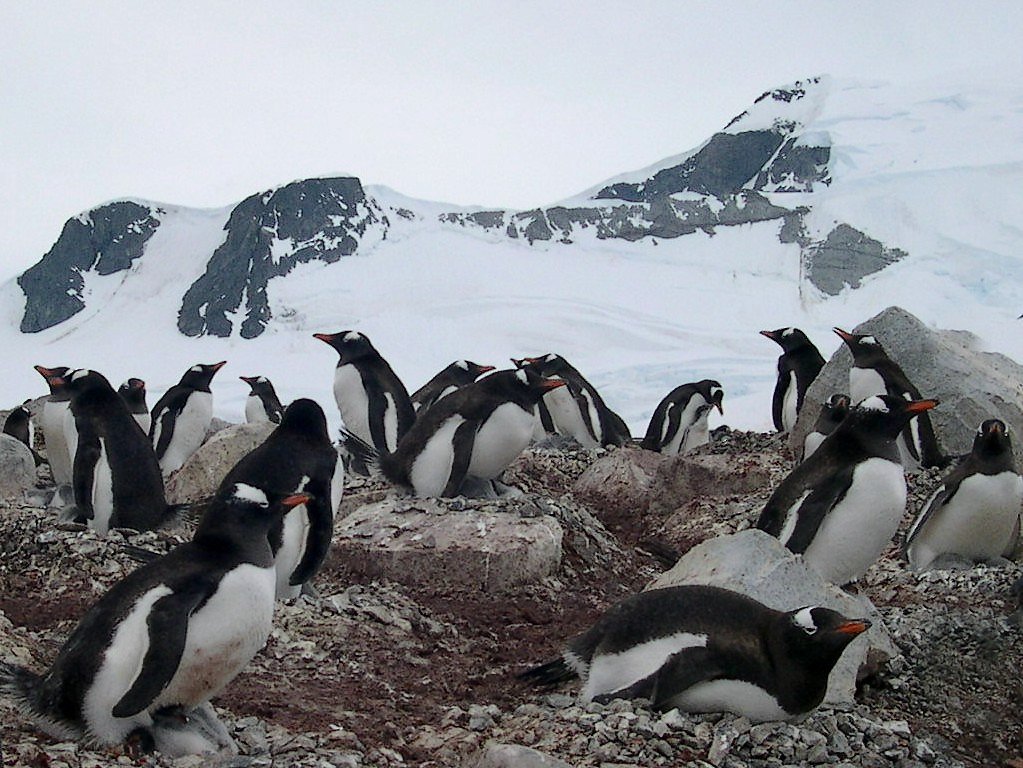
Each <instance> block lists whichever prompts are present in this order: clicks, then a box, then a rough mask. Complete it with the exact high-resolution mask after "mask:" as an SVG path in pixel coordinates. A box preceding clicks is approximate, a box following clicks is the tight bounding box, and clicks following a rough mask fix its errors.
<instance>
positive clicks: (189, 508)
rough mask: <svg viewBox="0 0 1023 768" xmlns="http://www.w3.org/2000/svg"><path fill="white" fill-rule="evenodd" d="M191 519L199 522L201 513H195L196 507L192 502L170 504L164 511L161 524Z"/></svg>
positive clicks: (174, 523) (173, 523)
mask: <svg viewBox="0 0 1023 768" xmlns="http://www.w3.org/2000/svg"><path fill="white" fill-rule="evenodd" d="M189 519H191V520H192V522H198V519H199V515H197V514H196V513H195V507H194V505H193V504H191V503H188V502H186V503H184V504H168V505H167V509H166V510H165V511H164V513H163V520H161V521H160V525H161V526H168V525H171V526H173V525H177V524H178V523H183V522H185V521H186V520H189Z"/></svg>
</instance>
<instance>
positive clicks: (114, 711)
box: [0, 484, 310, 756]
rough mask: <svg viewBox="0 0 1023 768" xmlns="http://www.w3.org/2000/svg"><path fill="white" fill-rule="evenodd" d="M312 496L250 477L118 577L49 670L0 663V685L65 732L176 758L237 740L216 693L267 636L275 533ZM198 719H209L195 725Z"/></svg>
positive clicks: (40, 719)
mask: <svg viewBox="0 0 1023 768" xmlns="http://www.w3.org/2000/svg"><path fill="white" fill-rule="evenodd" d="M309 500H310V496H308V495H307V494H298V495H294V496H289V497H284V498H281V497H268V496H267V495H266V494H265V493H263V492H262V491H260V490H259V489H258V488H254V487H252V486H248V485H243V484H238V485H236V486H235V487H234V488H233V489H232V490H231V492H230V493H229V494H227V495H224V496H218V497H216V498H215V499H214V501H213V504H212V505H211V507H210V510H209V511H208V513H207V514H206V515H205V516H204V517H203V519H202V521H201V522H200V524H199V526H198V528H197V529H196V532H195V537H194V538H193V540H192V541H190V542H187V543H185V544H181V545H179V546H178V547H176V548H175V549H173V550H171V551H170V552H169V553H167V554H166V555H164V556H163V557H160V558H159V559H157V560H154V561H153V562H151V563H148V564H146V565H143V566H142V567H140V568H139V569H138V570H136V571H134V572H133V573H130V574H129V575H128V576H126V577H125V578H123V579H122V580H121V581H119V582H117V583H116V584H115V585H114V586H113V587H111V588H110V590H109V591H108V592H107V593H106V594H105V595H103V597H101V598H100V599H99V600H98V601H97V602H96V603H95V604H94V605H93V606H92V607H91V608H90V609H89V610H88V611H87V612H86V614H85V615H84V616H83V617H82V620H81V621H80V622H79V624H78V626H77V627H76V628H75V629H74V631H73V632H72V633H71V635H70V636H69V637H68V639H67V641H66V642H65V643H64V646H63V647H62V648H61V649H60V651H59V653H58V654H57V658H56V660H55V661H54V662H53V664H52V665H51V666H50V668H49V669H48V670H47V671H46V672H44V673H42V674H38V673H36V672H32V671H31V670H28V669H25V668H23V667H20V666H17V665H14V664H10V663H7V662H3V663H0V690H2V691H3V692H4V693H5V694H6V695H7V696H9V697H11V698H12V699H13V700H14V701H15V702H16V703H17V704H18V706H19V707H20V708H21V709H22V711H23V712H24V713H25V714H26V715H28V716H29V717H30V718H32V719H33V720H34V721H35V722H36V723H37V724H38V725H39V727H40V728H41V729H42V730H43V731H45V732H46V733H48V734H50V735H51V736H53V737H54V738H57V739H61V740H68V739H74V740H85V741H88V742H91V743H95V744H98V745H100V746H114V745H117V744H121V743H123V742H126V741H127V742H129V744H135V745H141V746H142V747H149V748H153V747H154V746H155V747H156V748H159V749H163V750H167V751H168V752H169V753H170V754H171V755H173V756H177V755H180V754H184V753H187V752H190V751H212V750H215V749H218V748H221V747H226V748H229V749H231V748H233V744H232V743H231V742H230V737H229V736H228V734H227V731H226V730H225V729H224V728H223V727H222V726H220V727H219V728H218V727H217V725H218V724H219V723H218V722H217V721H216V715H215V714H214V713H213V710H212V709H211V708H210V707H209V706H208V702H209V700H210V699H211V698H212V697H214V696H216V695H217V694H218V693H220V691H222V690H223V689H224V687H225V686H226V685H227V684H228V683H229V682H231V680H233V679H234V678H235V676H237V675H238V673H239V672H241V670H242V669H243V668H244V667H245V665H246V664H248V663H249V661H250V660H251V659H252V657H253V656H254V655H255V654H256V653H257V652H258V651H259V649H260V648H262V647H263V645H264V643H265V642H266V639H267V637H268V636H269V634H270V628H271V618H272V616H273V610H274V582H275V580H276V579H275V576H274V567H273V553H272V552H271V551H270V544H269V542H268V536H269V533H270V530H271V528H273V527H274V526H275V525H279V524H280V522H281V518H282V517H283V516H284V515H285V514H286V513H287V511H288V510H289V509H292V508H293V507H296V506H298V505H299V504H305V503H307V502H308V501H309ZM182 717H184V718H185V719H186V721H185V722H183V721H182ZM190 717H196V718H198V720H199V721H200V723H201V724H202V727H196V728H189V727H188V726H187V718H190ZM211 719H212V721H211ZM220 742H224V743H220Z"/></svg>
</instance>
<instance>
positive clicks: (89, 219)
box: [0, 76, 1023, 433]
mask: <svg viewBox="0 0 1023 768" xmlns="http://www.w3.org/2000/svg"><path fill="white" fill-rule="evenodd" d="M1021 138H1023V88H1020V87H1017V86H1014V85H1012V84H1003V83H1001V82H999V81H998V80H996V79H994V78H983V77H977V76H975V77H973V78H970V79H969V80H968V81H967V82H965V83H952V82H950V81H947V80H946V81H944V82H932V83H923V84H916V85H913V86H905V85H902V86H895V85H890V84H880V83H867V84H864V83H851V82H838V81H834V80H832V79H831V78H828V77H820V78H814V79H812V80H807V81H803V82H800V83H796V84H794V85H791V86H788V87H784V88H779V89H776V90H772V91H769V92H767V93H765V94H764V95H763V96H761V97H760V98H759V99H757V100H756V102H755V103H754V104H752V105H751V106H750V107H749V108H748V109H746V110H745V111H744V112H742V113H741V114H739V115H738V116H737V117H736V118H735V119H733V120H732V121H731V122H729V123H728V125H726V126H725V127H724V128H723V129H722V130H721V131H720V132H718V133H716V134H714V135H713V136H712V137H710V138H709V139H708V140H707V141H706V142H704V143H703V144H702V145H701V146H699V147H696V148H695V149H693V150H690V151H688V152H685V153H683V154H681V155H678V156H676V157H672V158H668V159H666V160H664V161H661V162H659V163H657V164H655V165H653V166H651V167H649V168H646V169H644V170H641V171H636V172H632V173H627V174H622V175H620V176H617V177H614V178H612V179H609V180H607V181H605V182H603V183H600V184H597V185H595V186H594V187H592V188H591V189H589V190H587V191H585V192H583V193H581V194H579V195H577V196H575V197H573V198H571V199H569V200H565V201H561V202H559V203H557V204H554V205H545V206H540V207H537V208H535V209H532V210H529V211H509V210H483V209H479V208H456V207H453V206H449V205H442V204H439V203H429V202H424V201H419V200H412V199H408V198H405V197H403V196H401V195H400V194H398V193H396V192H394V191H392V190H389V189H387V188H384V187H378V186H365V187H364V186H363V184H362V183H361V181H360V180H359V179H357V178H353V177H333V178H317V179H306V180H302V181H296V182H293V183H290V184H286V185H284V186H281V187H278V188H276V189H272V190H268V191H265V192H260V193H257V194H254V195H252V196H250V197H248V198H246V199H245V200H243V201H242V202H240V203H239V204H238V205H236V206H234V207H232V208H227V209H223V210H195V209H187V208H181V207H177V206H172V205H163V204H156V203H150V202H146V201H141V200H119V201H114V202H110V203H107V204H104V205H101V206H99V207H97V208H94V209H92V210H90V211H87V212H85V213H82V214H80V215H78V216H76V217H74V218H72V219H70V220H69V221H68V222H67V223H66V224H65V226H64V230H63V231H62V232H61V234H60V237H59V238H58V239H57V241H56V243H55V244H54V246H53V248H52V249H51V250H50V251H49V252H48V253H47V254H46V255H45V256H44V257H43V258H42V259H41V260H40V261H39V262H38V263H37V264H36V265H34V266H33V267H32V268H30V269H28V270H27V271H26V272H24V273H23V274H22V275H21V276H19V277H18V278H17V280H16V281H12V282H10V283H7V284H5V285H4V286H2V287H0V313H2V314H0V317H2V318H3V321H4V322H3V327H2V328H0V336H2V337H3V343H4V345H5V348H6V349H8V359H9V360H10V361H12V362H13V363H14V364H13V365H9V366H8V370H7V371H6V374H7V375H6V376H5V380H4V381H3V382H0V394H2V395H3V398H5V400H6V401H7V402H9V403H11V404H13V403H15V402H20V401H21V400H22V399H24V398H25V397H28V396H31V395H33V394H37V393H39V392H40V391H41V390H42V388H43V386H42V385H43V383H42V381H41V379H38V377H37V376H36V374H35V373H34V372H33V371H32V369H31V366H32V364H34V363H41V364H44V365H59V364H66V365H75V366H89V367H95V368H98V369H100V370H103V371H104V372H106V373H108V375H109V376H110V378H112V379H119V378H126V377H128V376H131V375H137V376H141V377H142V378H145V379H146V380H147V381H148V382H149V385H150V390H151V391H152V392H153V395H152V396H151V400H154V401H155V397H156V396H157V395H158V394H159V393H160V392H162V391H163V389H165V388H166V387H167V386H169V385H170V384H172V383H173V382H174V381H175V380H176V379H177V378H178V376H179V375H180V372H181V371H183V370H184V369H185V368H186V367H188V366H189V365H191V364H192V363H194V362H197V361H207V362H210V361H213V360H214V359H224V358H226V359H228V360H229V362H230V365H229V367H228V368H227V369H225V371H224V372H223V373H221V374H220V376H219V377H218V379H217V380H216V381H215V387H214V392H215V398H216V401H217V412H218V415H221V416H223V417H224V418H229V419H232V420H240V419H241V410H242V406H241V402H242V399H243V398H244V395H245V392H246V389H247V387H246V385H244V384H242V383H241V382H239V381H238V380H237V378H236V377H237V376H239V375H243V374H244V375H252V374H264V375H267V376H269V377H270V378H271V379H273V380H274V381H275V382H276V383H277V386H278V389H279V390H280V391H281V395H282V397H283V398H286V399H290V398H293V397H297V396H300V395H309V396H313V397H316V398H317V399H319V400H320V401H321V402H323V403H324V404H325V405H328V411H330V412H331V413H332V414H333V407H332V405H331V397H330V380H331V371H332V367H333V364H334V354H333V352H332V351H331V350H330V349H329V348H327V347H326V346H325V345H323V344H321V343H319V342H317V341H315V340H314V339H312V338H311V336H310V335H311V334H312V333H313V332H317V331H336V330H340V329H342V328H358V329H360V330H362V331H364V332H366V333H367V334H368V335H369V336H370V337H371V338H372V339H373V340H374V343H375V344H376V346H377V347H378V348H379V349H380V350H381V352H382V353H383V354H384V355H385V357H387V358H388V359H389V360H390V361H391V363H392V365H393V366H394V367H395V369H396V370H397V372H398V373H399V375H401V376H402V378H403V379H404V380H405V381H406V384H407V385H408V387H409V389H410V391H411V390H413V389H415V388H417V387H418V386H419V385H421V384H422V383H423V382H424V381H425V380H426V379H427V378H429V377H430V376H431V375H432V374H433V373H434V372H436V371H437V370H439V369H440V368H442V367H443V366H445V365H446V364H447V363H449V362H450V361H451V360H454V359H457V358H460V357H468V358H471V359H475V360H477V361H478V362H482V363H490V364H497V365H501V364H502V361H504V360H507V358H509V357H512V356H521V355H528V354H539V353H543V352H547V351H555V352H559V353H561V354H563V355H564V356H565V357H567V358H569V359H570V360H571V361H572V362H573V363H574V364H575V365H576V367H577V368H579V369H580V370H582V371H583V373H584V374H586V375H587V376H588V377H589V378H590V379H591V380H593V381H594V383H595V384H597V385H598V387H600V389H601V391H602V392H603V393H604V397H605V399H606V400H607V401H608V403H609V404H610V405H611V406H612V407H613V408H615V409H616V410H618V411H619V412H621V413H622V415H623V416H624V417H625V418H626V420H627V421H628V422H629V423H630V426H631V427H632V429H633V431H634V432H636V433H642V430H643V428H644V427H645V422H646V419H647V418H648V417H649V415H650V413H651V412H652V411H653V408H654V406H655V405H656V404H657V402H658V400H659V399H660V398H661V397H662V396H663V395H664V394H666V393H667V392H668V391H669V390H670V389H671V388H673V387H674V386H676V385H678V384H680V383H683V382H684V381H689V380H694V379H699V378H707V377H709V378H716V379H718V380H720V381H721V382H722V384H723V385H724V387H725V391H726V399H725V406H726V418H725V421H727V422H728V423H730V424H732V425H734V426H740V427H755V428H768V427H769V424H770V408H769V403H770V391H771V388H772V386H773V366H774V362H773V361H774V359H775V358H776V356H777V354H778V349H777V348H776V347H774V346H773V345H772V344H770V342H767V341H766V340H764V339H763V338H762V337H760V336H759V335H758V334H757V331H758V330H760V329H762V328H775V327H779V326H785V325H799V326H801V327H803V328H804V330H806V331H807V332H808V333H809V334H810V336H811V338H813V339H814V340H815V341H816V342H817V343H818V345H819V346H820V347H821V349H822V351H823V352H824V354H825V355H827V354H830V352H831V351H832V350H833V349H834V348H835V347H837V345H838V343H839V341H838V339H837V338H836V337H835V336H834V335H833V334H831V333H830V331H829V329H830V327H831V326H833V325H842V326H852V325H855V324H856V323H858V322H859V321H861V320H863V319H866V317H868V316H870V315H872V314H874V313H875V312H877V311H879V310H880V309H882V308H884V307H885V306H888V305H889V304H900V305H901V306H903V307H905V308H906V309H908V310H909V311H911V312H913V313H914V314H916V315H918V316H919V317H921V318H922V319H923V320H924V321H925V322H928V323H931V324H935V325H938V326H943V327H955V328H966V329H968V330H972V331H974V332H975V333H977V334H978V335H979V336H980V337H981V338H982V339H983V340H984V342H985V343H986V344H987V345H988V346H989V347H990V348H992V349H995V350H998V351H1002V352H1006V353H1007V354H1009V355H1011V356H1013V357H1015V358H1016V359H1018V360H1019V359H1023V341H1018V340H1017V339H1016V337H1017V336H1019V334H1018V333H1017V332H1016V331H1017V325H1016V320H1015V318H1016V316H1017V315H1018V314H1019V312H1020V311H1021V310H1023V296H1021V295H1020V290H1019V285H1020V280H1019V278H1020V277H1021V271H1023V270H1021V264H1023V262H1021V260H1020V256H1021V254H1023V250H1021V248H1020V246H1021V245H1023V233H1021V230H1020V228H1019V222H1020V221H1023V203H1021V197H1023V196H1021V195H1020V193H1019V190H1020V189H1021V188H1023V186H1021V183H1020V182H1021V181H1023V157H1021V155H1023V142H1021V141H1020V139H1021ZM236 385H237V386H236ZM3 402H4V401H0V406H2V405H3Z"/></svg>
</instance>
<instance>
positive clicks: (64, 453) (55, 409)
mask: <svg viewBox="0 0 1023 768" xmlns="http://www.w3.org/2000/svg"><path fill="white" fill-rule="evenodd" d="M35 369H36V371H37V372H38V373H39V375H40V376H42V377H43V378H44V379H46V385H47V386H48V387H49V388H50V397H49V398H48V399H47V401H46V402H45V403H44V404H43V417H42V427H43V442H44V443H45V444H46V460H47V461H48V462H49V464H50V471H51V472H52V473H53V484H54V485H55V486H56V488H57V490H56V492H55V493H54V494H53V500H52V501H51V502H50V504H51V505H52V506H55V507H64V506H65V505H68V504H71V503H72V499H73V496H74V493H73V492H72V489H71V454H70V453H69V452H68V444H67V437H66V435H65V433H64V417H65V415H66V414H67V413H68V406H69V405H70V404H71V394H70V392H69V391H68V388H67V381H66V380H65V379H64V378H63V377H64V375H65V374H66V373H67V372H68V371H69V370H71V369H70V368H68V367H67V366H64V365H60V366H57V367H56V368H45V367H43V366H41V365H37V366H35Z"/></svg>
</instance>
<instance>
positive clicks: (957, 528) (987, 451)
mask: <svg viewBox="0 0 1023 768" xmlns="http://www.w3.org/2000/svg"><path fill="white" fill-rule="evenodd" d="M1021 504H1023V478H1021V477H1020V475H1019V472H1017V471H1016V462H1015V460H1014V459H1013V455H1012V443H1011V441H1010V440H1009V429H1008V427H1006V425H1005V423H1004V422H1002V421H1000V420H998V419H988V420H987V421H985V422H984V423H983V424H981V425H980V428H979V429H978V430H977V435H976V437H974V439H973V450H972V451H971V452H970V454H969V455H968V456H967V457H966V458H965V459H964V460H963V461H962V462H961V463H960V464H959V465H958V466H957V467H956V468H955V469H953V470H952V471H951V472H950V473H949V474H948V475H947V476H946V477H945V478H944V479H943V480H942V481H941V485H940V486H938V489H937V490H936V491H935V492H934V494H933V495H932V496H931V498H930V500H928V502H927V504H925V505H924V507H923V509H922V510H921V512H920V514H919V515H918V516H917V518H916V521H915V522H914V523H913V526H912V527H911V528H910V529H909V533H908V534H906V545H905V554H906V557H907V558H908V560H909V566H910V568H912V569H913V570H915V571H919V570H923V569H925V568H927V567H928V566H929V565H930V564H931V563H932V562H933V561H934V560H935V558H937V557H940V556H941V555H946V554H953V555H959V556H961V557H964V558H968V559H970V560H973V561H975V562H986V561H991V560H995V559H997V558H1001V557H1005V556H1007V555H1008V554H1010V553H1011V552H1012V550H1013V548H1014V547H1015V544H1016V538H1017V536H1018V535H1019V526H1020V506H1021Z"/></svg>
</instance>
